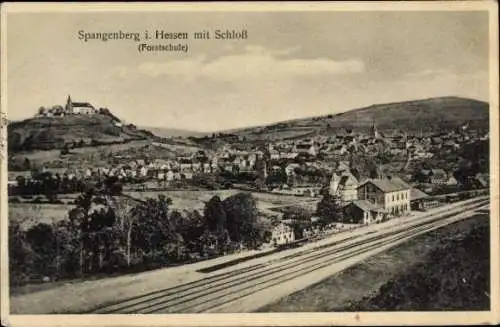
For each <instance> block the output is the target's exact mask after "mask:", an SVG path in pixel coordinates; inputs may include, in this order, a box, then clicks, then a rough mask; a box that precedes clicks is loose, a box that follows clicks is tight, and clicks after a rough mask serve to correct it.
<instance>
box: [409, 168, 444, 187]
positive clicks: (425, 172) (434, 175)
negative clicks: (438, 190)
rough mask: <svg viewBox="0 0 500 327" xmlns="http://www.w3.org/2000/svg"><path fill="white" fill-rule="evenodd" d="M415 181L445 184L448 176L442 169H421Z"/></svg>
mask: <svg viewBox="0 0 500 327" xmlns="http://www.w3.org/2000/svg"><path fill="white" fill-rule="evenodd" d="M415 179H416V180H417V181H419V182H421V183H431V184H446V182H447V181H448V174H447V173H446V171H444V170H443V169H422V170H421V171H420V172H419V173H418V174H417V176H416V178H415Z"/></svg>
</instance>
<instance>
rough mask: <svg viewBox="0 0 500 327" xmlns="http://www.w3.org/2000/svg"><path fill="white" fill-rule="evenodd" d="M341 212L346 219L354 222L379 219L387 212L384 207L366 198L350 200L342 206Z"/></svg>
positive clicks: (362, 222) (368, 222) (359, 222)
mask: <svg viewBox="0 0 500 327" xmlns="http://www.w3.org/2000/svg"><path fill="white" fill-rule="evenodd" d="M342 212H343V216H344V217H346V218H347V219H346V221H348V222H350V223H354V224H370V223H372V222H375V221H381V220H382V219H383V218H384V217H385V215H386V214H387V211H386V210H385V209H383V208H381V207H380V206H378V205H376V204H374V203H372V202H370V201H367V200H355V201H352V202H350V203H349V204H347V205H345V206H344V207H343V208H342Z"/></svg>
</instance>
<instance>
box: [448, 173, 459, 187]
mask: <svg viewBox="0 0 500 327" xmlns="http://www.w3.org/2000/svg"><path fill="white" fill-rule="evenodd" d="M457 184H458V181H457V179H456V178H455V177H453V175H450V177H448V180H447V181H446V185H457Z"/></svg>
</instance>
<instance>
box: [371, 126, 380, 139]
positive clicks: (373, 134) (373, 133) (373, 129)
mask: <svg viewBox="0 0 500 327" xmlns="http://www.w3.org/2000/svg"><path fill="white" fill-rule="evenodd" d="M372 137H373V138H374V139H378V137H379V134H378V130H377V126H376V125H375V122H373V124H372Z"/></svg>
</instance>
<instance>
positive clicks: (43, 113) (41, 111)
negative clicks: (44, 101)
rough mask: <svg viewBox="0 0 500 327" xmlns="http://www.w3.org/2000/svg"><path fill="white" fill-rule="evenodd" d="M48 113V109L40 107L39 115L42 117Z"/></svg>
mask: <svg viewBox="0 0 500 327" xmlns="http://www.w3.org/2000/svg"><path fill="white" fill-rule="evenodd" d="M46 112H47V109H46V108H45V107H40V108H38V114H39V115H40V116H43V115H45V113H46Z"/></svg>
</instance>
